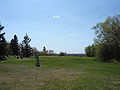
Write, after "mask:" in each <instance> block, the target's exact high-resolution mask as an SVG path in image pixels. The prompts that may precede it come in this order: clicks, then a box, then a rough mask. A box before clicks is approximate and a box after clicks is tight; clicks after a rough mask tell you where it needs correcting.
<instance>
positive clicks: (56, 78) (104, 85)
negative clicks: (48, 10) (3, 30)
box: [0, 56, 120, 90]
mask: <svg viewBox="0 0 120 90" xmlns="http://www.w3.org/2000/svg"><path fill="white" fill-rule="evenodd" d="M40 62H41V67H35V59H34V58H24V59H15V58H14V57H11V58H8V60H5V61H0V90H120V64H119V63H118V64H114V63H100V62H97V61H96V58H92V57H91V58H90V57H70V56H69V57H67V56H66V57H59V56H47V57H45V56H44V57H40Z"/></svg>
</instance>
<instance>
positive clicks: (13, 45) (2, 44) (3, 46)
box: [0, 25, 35, 60]
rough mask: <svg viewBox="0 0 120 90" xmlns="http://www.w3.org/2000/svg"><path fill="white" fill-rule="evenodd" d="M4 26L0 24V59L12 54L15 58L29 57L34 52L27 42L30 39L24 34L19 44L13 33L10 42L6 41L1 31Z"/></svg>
mask: <svg viewBox="0 0 120 90" xmlns="http://www.w3.org/2000/svg"><path fill="white" fill-rule="evenodd" d="M3 29H4V26H2V25H0V60H3V59H6V57H7V56H9V55H12V56H15V57H16V58H23V57H30V56H31V55H33V53H34V52H35V50H34V48H32V47H31V46H30V45H29V43H30V41H31V39H30V38H29V37H28V35H27V34H26V35H25V36H24V38H23V41H22V43H21V44H19V43H18V37H17V35H14V37H13V39H11V41H10V43H8V42H7V41H6V39H5V37H4V35H5V33H2V30H3Z"/></svg>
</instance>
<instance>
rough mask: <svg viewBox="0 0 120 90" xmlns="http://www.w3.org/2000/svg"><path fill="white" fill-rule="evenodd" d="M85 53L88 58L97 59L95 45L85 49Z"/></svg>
mask: <svg viewBox="0 0 120 90" xmlns="http://www.w3.org/2000/svg"><path fill="white" fill-rule="evenodd" d="M85 53H86V55H87V56H88V57H95V55H96V47H95V45H91V46H90V45H89V46H88V47H86V48H85Z"/></svg>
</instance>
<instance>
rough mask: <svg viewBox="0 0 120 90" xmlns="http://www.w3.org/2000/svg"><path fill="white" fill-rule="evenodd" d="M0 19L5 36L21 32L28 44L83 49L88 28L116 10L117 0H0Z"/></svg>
mask: <svg viewBox="0 0 120 90" xmlns="http://www.w3.org/2000/svg"><path fill="white" fill-rule="evenodd" d="M0 3H1V5H0V10H1V12H0V21H1V23H2V25H4V26H5V29H4V32H6V35H5V37H6V40H7V41H8V42H9V41H10V40H11V39H12V38H13V35H15V34H16V35H17V36H18V39H19V43H20V42H22V40H23V37H24V35H25V33H27V34H28V36H29V37H30V38H31V39H32V41H31V43H30V45H31V46H33V47H36V48H37V49H38V50H42V49H43V46H45V47H46V48H47V49H48V50H54V52H57V53H59V52H61V51H63V52H67V53H84V48H85V47H86V46H88V45H91V44H92V43H93V39H94V37H95V34H94V30H92V29H91V28H92V27H93V26H94V25H96V23H98V22H102V21H104V20H105V18H106V17H108V16H113V15H117V14H120V0H0Z"/></svg>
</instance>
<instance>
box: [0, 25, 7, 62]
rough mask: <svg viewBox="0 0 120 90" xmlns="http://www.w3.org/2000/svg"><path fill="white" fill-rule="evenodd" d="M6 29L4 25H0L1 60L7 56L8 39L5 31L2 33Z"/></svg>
mask: <svg viewBox="0 0 120 90" xmlns="http://www.w3.org/2000/svg"><path fill="white" fill-rule="evenodd" d="M3 29H4V26H2V25H0V60H2V59H4V58H5V56H7V49H6V44H7V43H6V40H5V38H4V34H5V33H1V31H2V30H3Z"/></svg>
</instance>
